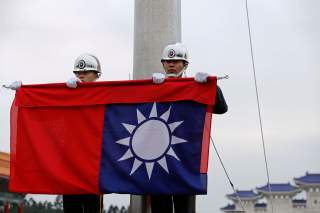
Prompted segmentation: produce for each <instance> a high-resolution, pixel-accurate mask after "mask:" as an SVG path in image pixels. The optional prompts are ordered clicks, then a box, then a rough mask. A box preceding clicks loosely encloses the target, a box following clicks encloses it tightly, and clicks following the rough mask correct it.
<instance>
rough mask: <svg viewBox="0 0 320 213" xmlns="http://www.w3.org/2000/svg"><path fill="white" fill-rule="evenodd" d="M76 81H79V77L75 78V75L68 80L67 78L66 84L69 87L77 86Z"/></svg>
mask: <svg viewBox="0 0 320 213" xmlns="http://www.w3.org/2000/svg"><path fill="white" fill-rule="evenodd" d="M77 82H80V79H79V78H76V77H72V78H70V79H69V80H67V82H66V85H67V87H69V88H77V86H78V85H77Z"/></svg>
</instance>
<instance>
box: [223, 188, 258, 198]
mask: <svg viewBox="0 0 320 213" xmlns="http://www.w3.org/2000/svg"><path fill="white" fill-rule="evenodd" d="M238 196H239V197H240V198H241V199H245V200H256V199H259V198H260V197H261V195H259V194H257V193H255V192H254V191H253V190H247V191H245V190H237V191H236V193H233V194H228V195H227V197H228V198H229V199H232V200H238Z"/></svg>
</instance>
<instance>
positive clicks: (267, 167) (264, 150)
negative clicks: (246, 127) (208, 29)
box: [245, 0, 274, 213]
mask: <svg viewBox="0 0 320 213" xmlns="http://www.w3.org/2000/svg"><path fill="white" fill-rule="evenodd" d="M245 1H246V15H247V24H248V31H249V41H250V52H251V62H252V70H253V76H254V85H255V90H256V100H257V106H258V113H259V123H260V134H261V140H262V146H263V155H264V162H265V167H266V172H267V180H268V190H269V192H270V193H271V186H270V173H269V166H268V160H267V153H266V147H265V141H264V134H263V128H262V118H261V108H260V101H259V92H258V84H257V77H256V68H255V63H254V54H253V48H252V36H251V27H250V18H249V9H248V0H245ZM270 204H271V210H272V212H273V213H274V208H273V203H272V200H270Z"/></svg>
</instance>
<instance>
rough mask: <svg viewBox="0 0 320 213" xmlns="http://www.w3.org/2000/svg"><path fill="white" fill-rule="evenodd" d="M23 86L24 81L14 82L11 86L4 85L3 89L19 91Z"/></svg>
mask: <svg viewBox="0 0 320 213" xmlns="http://www.w3.org/2000/svg"><path fill="white" fill-rule="evenodd" d="M21 85H22V81H14V82H12V83H11V84H9V85H3V87H4V88H7V89H12V90H17V89H20V88H21Z"/></svg>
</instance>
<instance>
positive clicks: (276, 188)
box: [257, 183, 299, 192]
mask: <svg viewBox="0 0 320 213" xmlns="http://www.w3.org/2000/svg"><path fill="white" fill-rule="evenodd" d="M270 189H271V190H270V191H271V192H294V191H299V188H298V187H295V186H292V185H291V184H290V183H271V184H270ZM257 191H258V192H269V185H268V184H266V185H264V186H262V187H257Z"/></svg>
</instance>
